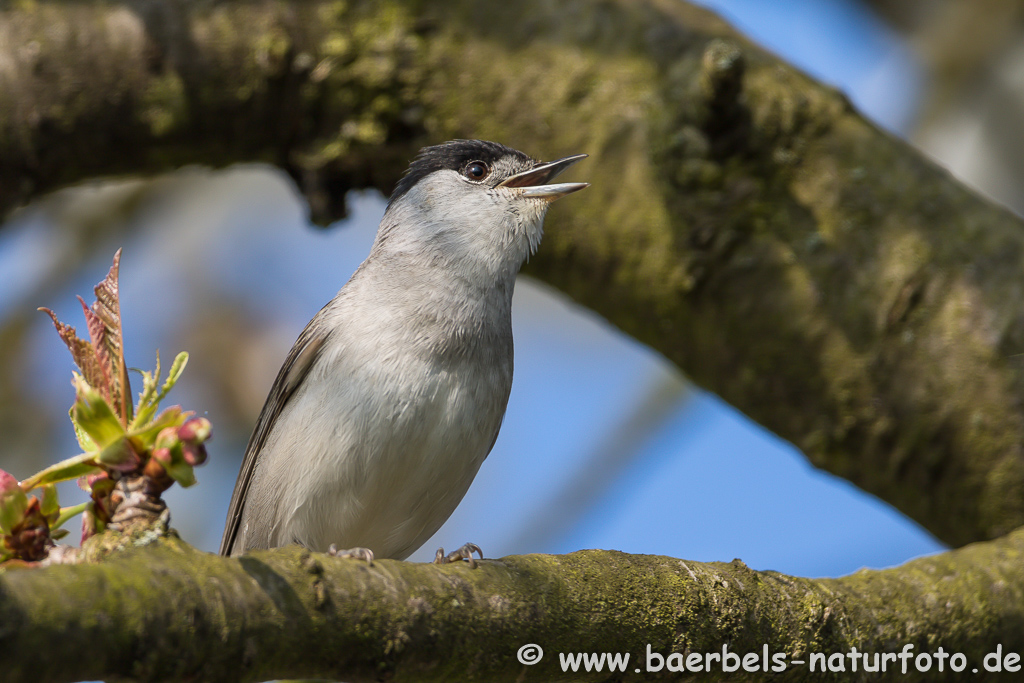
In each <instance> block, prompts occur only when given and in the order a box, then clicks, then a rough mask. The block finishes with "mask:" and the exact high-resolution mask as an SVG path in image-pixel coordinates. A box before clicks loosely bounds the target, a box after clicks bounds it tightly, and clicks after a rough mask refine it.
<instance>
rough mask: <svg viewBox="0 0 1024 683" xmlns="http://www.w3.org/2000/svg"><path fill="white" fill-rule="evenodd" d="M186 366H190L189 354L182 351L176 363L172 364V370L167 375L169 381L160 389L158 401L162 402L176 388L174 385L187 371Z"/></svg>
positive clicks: (176, 357)
mask: <svg viewBox="0 0 1024 683" xmlns="http://www.w3.org/2000/svg"><path fill="white" fill-rule="evenodd" d="M186 365H188V353H186V352H185V351H182V352H181V353H179V354H178V355H177V356H175V357H174V362H173V363H171V370H170V372H168V373H167V380H166V381H164V385H163V386H162V387H161V388H160V394H159V395H158V396H157V398H156V400H157V401H162V400H163V399H164V396H166V395H167V392H169V391H170V390H171V389H173V388H174V385H175V384H177V383H178V379H179V378H180V377H181V373H183V372H184V371H185V366H186Z"/></svg>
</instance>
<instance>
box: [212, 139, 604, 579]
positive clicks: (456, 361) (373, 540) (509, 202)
mask: <svg viewBox="0 0 1024 683" xmlns="http://www.w3.org/2000/svg"><path fill="white" fill-rule="evenodd" d="M586 156H587V155H586V154H575V155H572V156H567V157H564V158H560V159H558V160H556V161H551V162H541V161H538V160H536V159H534V158H532V157H530V156H528V155H527V154H525V153H523V152H520V151H518V150H516V149H513V148H511V147H507V146H505V145H502V144H499V143H496V142H490V141H485V140H452V141H449V142H445V143H442V144H438V145H434V146H429V147H424V148H422V149H421V150H420V151H419V153H418V154H417V155H416V157H415V158H414V159H413V161H412V162H411V164H410V165H409V168H408V170H407V171H406V172H405V174H404V176H403V177H402V178H401V179H400V180H399V182H398V184H397V185H396V186H395V189H394V191H393V192H392V194H391V196H390V198H389V200H388V204H387V208H386V209H385V211H384V216H383V218H382V219H381V222H380V225H379V227H378V229H377V235H376V238H375V239H374V242H373V246H372V247H371V249H370V253H369V255H368V256H367V258H366V260H365V261H363V263H362V264H361V265H360V266H359V268H357V269H356V271H355V273H353V275H352V276H351V278H350V279H349V280H348V282H347V283H346V284H345V285H344V286H343V287H342V288H341V290H340V291H339V292H338V293H337V295H336V296H335V297H334V298H333V299H331V301H330V302H328V303H327V305H325V306H324V307H323V308H322V309H321V310H320V311H319V312H318V313H317V314H316V315H315V316H314V317H313V319H312V320H311V321H310V322H309V323H308V324H307V325H306V327H305V329H304V330H303V331H302V333H301V334H300V335H299V337H298V339H297V340H296V342H295V344H294V346H292V348H291V351H289V353H288V355H287V357H286V358H285V361H284V364H283V365H282V367H281V369H280V371H279V373H278V375H277V378H276V379H275V381H274V383H273V386H272V387H271V390H270V394H269V396H268V397H267V399H266V402H265V403H264V406H263V409H262V411H261V412H260V416H259V418H258V420H257V422H256V426H255V428H254V430H253V432H252V435H251V437H250V439H249V442H248V445H247V447H246V451H245V456H244V458H243V460H242V466H241V469H240V472H239V475H238V479H237V482H236V483H235V488H234V492H233V494H232V497H231V503H230V505H229V509H228V517H227V523H226V525H225V529H224V535H223V538H222V540H221V546H220V554H221V555H227V556H234V555H241V554H243V553H245V552H248V551H251V550H256V549H263V548H275V547H280V546H285V545H290V544H293V543H297V544H299V545H301V546H304V547H305V548H307V549H309V550H311V551H314V552H329V553H331V554H333V555H336V556H339V557H355V558H362V559H365V560H366V561H368V562H369V563H370V564H372V563H373V560H374V558H375V557H377V558H392V559H398V560H402V559H405V558H407V557H408V556H409V555H410V554H412V553H413V552H414V551H415V550H416V549H418V548H419V547H420V546H422V545H423V543H425V542H426V541H427V539H429V538H430V537H431V536H432V535H433V534H434V533H435V532H436V531H437V530H438V529H439V528H440V527H441V525H442V524H443V523H444V522H445V521H446V520H447V519H448V517H449V516H450V515H451V513H452V512H453V511H454V510H455V508H456V506H457V505H458V504H459V502H460V501H461V500H462V498H463V496H464V495H465V493H466V491H467V490H468V488H469V486H470V484H471V483H472V481H473V479H474V477H475V476H476V474H477V471H478V470H479V468H480V466H481V464H482V463H483V461H484V459H485V458H486V457H487V455H488V454H489V453H490V451H491V449H492V448H493V446H494V443H495V441H496V440H497V437H498V431H499V429H500V428H501V424H502V420H503V418H504V415H505V408H506V406H507V404H508V398H509V393H510V391H511V387H512V370H513V341H512V293H513V290H514V287H515V281H516V276H517V274H518V272H519V269H520V267H521V266H522V265H523V263H524V262H525V261H526V260H527V259H528V258H529V256H530V255H532V254H533V253H534V252H535V251H536V249H537V247H538V245H539V244H540V241H541V237H542V235H543V222H544V217H545V214H546V212H547V210H548V207H549V205H550V204H551V203H552V202H553V201H555V200H556V199H559V198H561V197H564V196H566V195H568V194H571V193H573V192H577V191H578V190H582V189H584V188H585V187H588V185H589V184H588V183H557V184H553V183H550V181H551V180H552V179H553V178H554V177H555V176H556V175H558V174H559V173H561V172H562V171H564V170H566V169H567V168H568V167H570V166H572V165H573V164H575V163H576V162H578V161H579V160H581V159H583V158H584V157H586ZM339 548H340V549H339ZM474 552H475V553H477V554H478V555H479V556H480V557H481V558H483V553H482V552H481V550H480V548H479V547H478V546H477V545H475V544H473V543H467V544H465V545H463V546H462V547H460V548H459V549H457V550H456V551H453V552H452V553H449V554H448V555H446V554H445V553H444V549H443V548H441V549H439V550H438V551H437V553H436V555H435V562H438V563H446V562H454V561H459V560H468V561H469V563H470V565H472V566H475V562H474V558H473V553H474Z"/></svg>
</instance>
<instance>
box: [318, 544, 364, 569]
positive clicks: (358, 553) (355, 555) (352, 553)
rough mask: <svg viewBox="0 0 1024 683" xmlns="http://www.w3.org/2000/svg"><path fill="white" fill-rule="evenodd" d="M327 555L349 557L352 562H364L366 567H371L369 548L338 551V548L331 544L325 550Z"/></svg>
mask: <svg viewBox="0 0 1024 683" xmlns="http://www.w3.org/2000/svg"><path fill="white" fill-rule="evenodd" d="M327 554H328V555H330V556H331V557H351V558H352V559H354V560H366V563H367V564H368V565H370V566H371V567H372V566H373V551H372V550H370V549H369V548H349V549H348V550H338V546H336V545H334V544H333V543H332V544H331V547H330V548H328V549H327Z"/></svg>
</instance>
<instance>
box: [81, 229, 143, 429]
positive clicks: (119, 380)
mask: <svg viewBox="0 0 1024 683" xmlns="http://www.w3.org/2000/svg"><path fill="white" fill-rule="evenodd" d="M120 264H121V250H120V249H118V250H117V253H116V254H114V263H113V265H111V266H110V272H108V273H107V277H105V278H103V281H102V282H100V283H99V284H97V285H96V287H95V288H94V290H93V291H95V292H96V301H95V303H93V305H92V313H93V314H94V315H95V318H93V317H92V316H89V315H88V314H87V315H86V320H88V321H89V334H90V336H92V340H93V344H94V345H95V346H96V351H97V354H98V355H99V354H102V355H101V356H100V358H101V361H103V362H104V364H105V365H106V367H107V368H109V373H110V378H111V383H110V398H111V403H112V404H113V405H114V409H115V410H117V411H118V413H119V414H120V416H121V423H122V424H124V425H125V426H127V425H128V423H129V422H130V421H131V417H132V416H131V412H132V405H131V387H130V386H129V383H128V366H127V365H125V362H124V344H123V341H124V335H123V331H122V327H121V302H120V299H119V298H118V284H117V276H118V270H119V268H120ZM99 323H102V330H103V331H102V333H100V332H99V329H100V327H99ZM94 327H95V328H96V334H95V335H94V334H93V329H94Z"/></svg>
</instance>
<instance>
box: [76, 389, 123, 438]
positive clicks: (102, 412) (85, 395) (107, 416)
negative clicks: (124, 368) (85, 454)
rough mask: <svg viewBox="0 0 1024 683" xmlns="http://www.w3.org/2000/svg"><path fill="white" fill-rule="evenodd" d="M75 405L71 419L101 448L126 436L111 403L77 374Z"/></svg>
mask: <svg viewBox="0 0 1024 683" xmlns="http://www.w3.org/2000/svg"><path fill="white" fill-rule="evenodd" d="M73 383H74V385H75V394H76V396H75V405H74V406H73V407H72V409H71V419H72V420H74V422H75V424H76V425H78V426H79V427H80V428H81V429H82V431H84V432H85V433H86V434H88V435H89V438H90V439H92V440H93V442H94V443H95V444H96V446H97V447H99V448H101V449H102V448H105V447H106V446H107V445H108V444H109V443H111V442H113V441H115V440H116V439H118V438H120V437H122V436H124V434H125V430H124V426H123V425H122V424H121V422H120V421H119V420H118V417H117V415H115V414H114V411H113V409H112V408H111V407H110V404H109V403H107V401H106V400H105V399H104V398H103V396H101V395H100V393H99V392H98V391H96V390H95V389H93V388H92V387H91V386H89V384H88V383H86V382H85V381H84V380H83V379H82V378H81V377H80V376H78V375H75V378H74V382H73Z"/></svg>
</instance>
